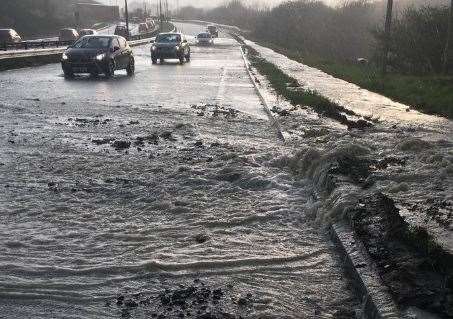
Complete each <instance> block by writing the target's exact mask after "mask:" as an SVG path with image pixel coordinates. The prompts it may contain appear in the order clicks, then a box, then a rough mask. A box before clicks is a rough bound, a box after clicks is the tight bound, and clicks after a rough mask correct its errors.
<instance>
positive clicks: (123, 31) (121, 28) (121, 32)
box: [114, 24, 131, 39]
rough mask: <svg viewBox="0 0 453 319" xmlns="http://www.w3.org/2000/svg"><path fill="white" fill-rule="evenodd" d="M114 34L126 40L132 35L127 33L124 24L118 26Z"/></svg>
mask: <svg viewBox="0 0 453 319" xmlns="http://www.w3.org/2000/svg"><path fill="white" fill-rule="evenodd" d="M114 34H115V35H119V36H121V37H123V38H126V39H129V38H130V36H131V33H130V32H128V31H127V27H126V26H125V25H122V24H119V25H117V26H116V28H115V32H114Z"/></svg>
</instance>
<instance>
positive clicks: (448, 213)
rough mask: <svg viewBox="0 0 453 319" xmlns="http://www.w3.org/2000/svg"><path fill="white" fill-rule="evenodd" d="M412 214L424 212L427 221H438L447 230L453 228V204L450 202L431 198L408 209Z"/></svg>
mask: <svg viewBox="0 0 453 319" xmlns="http://www.w3.org/2000/svg"><path fill="white" fill-rule="evenodd" d="M408 210H410V211H412V212H420V211H421V212H424V213H425V215H426V218H427V219H432V220H434V221H436V222H437V223H438V224H439V225H441V226H443V227H444V228H445V229H448V230H451V229H452V227H453V203H452V202H451V201H448V200H441V199H435V198H429V199H427V200H425V201H424V202H422V203H417V204H414V205H412V206H411V207H409V208H408Z"/></svg>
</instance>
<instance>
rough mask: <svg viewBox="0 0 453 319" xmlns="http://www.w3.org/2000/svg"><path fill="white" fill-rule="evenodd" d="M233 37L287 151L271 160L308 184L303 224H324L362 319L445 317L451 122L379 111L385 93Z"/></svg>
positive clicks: (448, 308) (448, 311) (452, 224)
mask: <svg viewBox="0 0 453 319" xmlns="http://www.w3.org/2000/svg"><path fill="white" fill-rule="evenodd" d="M238 40H239V42H242V44H243V45H244V48H245V49H246V50H247V49H248V58H249V59H250V60H251V66H252V67H253V70H252V72H253V74H254V76H255V77H256V79H257V81H258V82H260V83H261V86H262V88H263V89H265V90H270V91H272V92H273V93H274V94H275V95H277V96H279V98H277V99H276V101H275V104H274V107H273V112H274V113H275V116H276V117H277V119H278V120H279V122H280V124H281V127H282V130H283V131H284V133H285V136H288V138H286V143H292V144H294V146H295V147H296V149H297V152H296V153H295V154H291V155H282V157H281V158H278V159H276V163H278V165H279V166H286V167H288V169H289V170H290V171H291V172H292V173H293V174H294V175H295V176H300V177H301V178H307V177H308V178H310V179H311V180H312V182H313V183H314V185H315V186H316V189H317V194H315V195H314V201H315V204H314V205H313V207H315V209H313V218H314V219H315V220H316V221H317V222H319V223H320V224H321V225H331V232H332V236H333V239H334V241H335V242H336V243H338V245H339V247H340V248H341V249H340V251H341V252H342V253H344V254H345V257H346V260H348V263H347V264H349V269H350V270H351V272H352V277H353V278H355V282H356V284H357V286H358V287H359V291H360V292H361V293H362V294H363V295H364V308H365V310H366V312H367V313H368V315H369V316H370V317H372V318H405V317H406V316H408V317H410V318H451V316H453V272H452V269H453V262H452V261H453V245H452V238H453V235H452V230H453V218H452V217H453V202H452V199H453V198H452V196H451V194H452V191H453V188H452V185H453V156H452V155H453V142H452V141H451V136H452V135H451V134H450V132H453V125H452V123H451V122H450V121H448V120H446V119H442V118H437V117H432V116H428V115H424V114H421V113H418V112H413V111H411V112H407V111H406V109H405V108H404V106H403V105H399V104H393V105H392V106H391V107H389V108H388V109H386V107H388V106H387V105H385V104H387V103H388V101H389V100H388V99H386V98H385V97H382V96H379V95H376V94H374V93H372V94H371V97H370V96H369V95H368V92H367V91H366V90H359V89H358V88H353V89H351V87H350V84H348V83H346V82H344V81H342V80H339V79H335V78H332V77H330V76H327V75H325V74H323V73H322V72H321V71H319V70H313V69H312V68H309V67H307V66H305V65H301V64H300V63H298V62H296V61H291V60H289V59H288V58H287V57H284V56H282V55H280V54H278V53H276V52H274V51H272V50H270V49H268V48H265V47H261V46H259V45H257V44H255V43H253V42H250V41H246V40H244V39H243V38H238ZM334 91H335V94H333V92H334ZM348 101H349V103H348ZM359 103H360V105H361V107H360V108H359V107H357V105H358V104H359ZM380 108H383V109H384V110H385V111H384V112H382V113H381V117H376V116H375V117H373V116H367V117H365V116H366V114H367V113H368V112H370V111H371V114H373V109H376V110H379V109H380ZM345 110H346V111H345ZM347 110H349V111H350V112H351V113H349V111H347ZM313 113H314V114H313ZM407 113H411V114H407ZM336 114H339V115H344V116H345V117H346V119H354V118H360V116H362V117H363V118H364V119H365V120H368V121H369V122H370V123H371V124H372V125H367V126H365V127H362V128H360V127H355V126H354V125H350V123H348V122H347V121H344V120H343V119H344V118H343V117H342V116H339V115H336ZM392 114H393V116H392ZM400 115H401V116H400ZM402 115H408V116H402ZM338 124H340V126H338ZM348 124H349V125H348ZM359 248H360V249H359ZM359 255H360V257H358V256H359Z"/></svg>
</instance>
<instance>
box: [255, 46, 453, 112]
mask: <svg viewBox="0 0 453 319" xmlns="http://www.w3.org/2000/svg"><path fill="white" fill-rule="evenodd" d="M258 42H259V43H261V44H263V45H265V46H267V47H269V48H271V49H273V50H274V51H276V52H278V53H281V54H283V55H285V56H287V57H289V58H291V59H293V60H295V61H298V62H300V63H303V64H306V65H309V66H311V67H314V68H317V69H320V70H322V71H324V72H326V73H328V74H330V75H332V76H334V77H336V78H340V79H343V80H345V81H348V82H351V83H354V84H356V85H358V86H360V87H361V88H364V89H367V90H369V91H372V92H376V93H379V94H382V95H384V96H387V97H389V98H391V99H393V100H395V101H397V102H400V103H404V104H407V105H409V106H411V107H412V108H414V109H417V110H419V111H421V112H424V113H427V114H436V115H440V116H445V117H448V118H450V119H453V76H442V75H420V76H417V75H405V74H398V73H389V74H387V75H386V76H383V75H382V74H381V73H380V70H379V69H378V68H377V67H376V66H373V65H359V64H352V63H340V62H333V61H329V60H325V59H319V58H316V57H307V56H303V55H302V54H301V53H299V52H297V51H293V50H287V49H284V48H281V47H278V46H275V45H273V44H271V43H266V42H263V41H258Z"/></svg>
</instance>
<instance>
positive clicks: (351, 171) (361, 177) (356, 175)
mask: <svg viewBox="0 0 453 319" xmlns="http://www.w3.org/2000/svg"><path fill="white" fill-rule="evenodd" d="M329 173H331V174H339V175H344V176H348V177H350V178H351V179H352V181H353V182H355V183H363V182H364V181H365V179H366V178H367V177H368V176H369V175H370V161H369V160H367V159H365V158H359V157H356V156H353V155H350V154H340V155H338V156H337V157H336V159H335V162H334V163H333V165H332V167H331V168H330V170H329Z"/></svg>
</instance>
